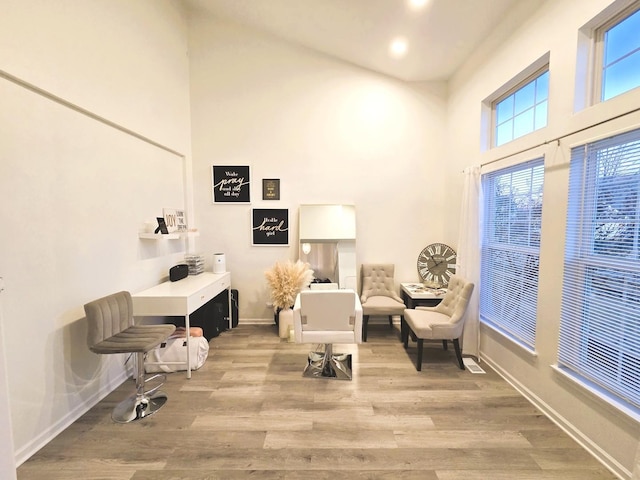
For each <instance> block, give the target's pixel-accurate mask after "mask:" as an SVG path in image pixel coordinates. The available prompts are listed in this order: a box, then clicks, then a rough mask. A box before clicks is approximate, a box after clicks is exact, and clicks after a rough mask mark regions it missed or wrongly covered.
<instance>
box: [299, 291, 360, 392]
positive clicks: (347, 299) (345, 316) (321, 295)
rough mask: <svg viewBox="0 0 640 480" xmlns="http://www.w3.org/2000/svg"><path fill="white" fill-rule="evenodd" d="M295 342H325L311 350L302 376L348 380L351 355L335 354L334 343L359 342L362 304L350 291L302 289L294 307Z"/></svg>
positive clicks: (354, 293)
mask: <svg viewBox="0 0 640 480" xmlns="http://www.w3.org/2000/svg"><path fill="white" fill-rule="evenodd" d="M293 330H294V334H295V339H296V342H297V343H312V344H324V351H319V352H316V351H314V352H310V353H309V356H308V359H307V365H306V367H305V369H304V371H303V376H305V377H312V378H333V379H337V380H351V379H352V377H353V374H352V369H351V367H352V357H351V354H343V353H335V352H334V351H333V344H334V343H341V344H353V343H361V342H362V306H361V305H360V300H359V299H358V295H357V294H356V292H354V291H353V290H303V291H302V292H300V293H299V294H298V296H297V297H296V302H295V304H294V306H293Z"/></svg>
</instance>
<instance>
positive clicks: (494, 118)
mask: <svg viewBox="0 0 640 480" xmlns="http://www.w3.org/2000/svg"><path fill="white" fill-rule="evenodd" d="M545 73H546V74H548V75H549V77H550V76H551V71H550V69H549V63H548V62H547V63H545V64H544V65H542V66H540V67H538V68H537V69H536V70H535V71H533V72H532V73H529V74H528V75H527V76H526V77H524V78H523V79H521V80H520V81H518V83H517V84H515V85H514V86H512V87H511V88H510V89H509V90H507V91H506V92H505V93H503V94H501V95H500V96H498V97H497V98H495V99H494V100H492V102H491V146H492V147H494V148H496V147H501V146H503V145H506V144H508V143H511V142H513V141H514V140H517V139H518V138H522V137H524V136H526V135H529V134H531V133H533V132H536V131H538V130H540V129H542V128H545V127H546V126H547V125H548V122H549V96H550V95H549V87H548V86H547V98H546V103H547V116H546V118H545V124H544V125H543V126H542V127H539V128H534V129H533V130H531V131H529V132H527V133H525V134H522V135H520V136H518V137H514V136H512V137H511V139H510V140H508V141H506V142H504V143H501V144H499V145H498V143H497V142H498V134H497V130H498V112H497V110H498V104H499V103H501V102H502V101H504V100H506V99H507V98H509V97H510V96H512V95H515V94H516V93H517V92H519V91H520V90H522V89H524V88H525V87H526V86H528V85H529V84H531V83H533V82H535V81H536V80H537V79H538V78H540V77H542V76H543V75H544V74H545ZM547 85H548V82H547ZM541 103H542V102H539V103H535V102H534V104H533V106H532V107H531V109H533V110H534V115H535V109H536V106H537V105H539V104H541ZM515 118H516V115H514V116H512V117H510V119H511V121H513V120H514V119H515ZM534 118H535V117H534ZM534 127H535V120H534ZM512 133H513V128H512Z"/></svg>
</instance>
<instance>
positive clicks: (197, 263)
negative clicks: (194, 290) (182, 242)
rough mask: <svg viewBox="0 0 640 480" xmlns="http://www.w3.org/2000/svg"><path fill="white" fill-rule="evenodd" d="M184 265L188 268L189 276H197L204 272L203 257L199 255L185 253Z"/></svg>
mask: <svg viewBox="0 0 640 480" xmlns="http://www.w3.org/2000/svg"><path fill="white" fill-rule="evenodd" d="M184 261H185V263H186V264H187V265H188V266H189V275H198V274H200V273H202V272H204V255H203V254H201V253H187V254H185V256H184Z"/></svg>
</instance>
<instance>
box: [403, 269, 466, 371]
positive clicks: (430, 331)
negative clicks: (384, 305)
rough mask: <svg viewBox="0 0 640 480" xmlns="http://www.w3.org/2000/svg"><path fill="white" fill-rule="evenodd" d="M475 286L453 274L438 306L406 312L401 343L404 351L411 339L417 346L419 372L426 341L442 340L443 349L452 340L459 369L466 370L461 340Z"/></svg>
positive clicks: (417, 367) (417, 308) (407, 310)
mask: <svg viewBox="0 0 640 480" xmlns="http://www.w3.org/2000/svg"><path fill="white" fill-rule="evenodd" d="M472 293H473V283H471V282H467V281H466V280H465V279H463V278H461V277H459V276H457V275H453V276H452V277H451V279H450V280H449V285H448V286H447V293H446V294H445V296H444V298H443V299H442V301H441V302H440V303H439V304H438V305H436V306H435V307H416V308H415V309H409V308H408V309H406V310H405V311H404V317H403V320H402V323H401V332H402V341H403V343H404V348H407V347H408V344H409V337H410V336H411V337H412V338H413V339H414V340H416V341H417V343H418V359H417V361H416V369H417V370H418V371H420V370H421V369H422V347H423V343H424V340H441V341H442V345H443V347H444V349H445V350H446V349H447V341H449V340H451V341H452V342H453V346H454V348H455V351H456V357H457V359H458V364H459V365H460V368H461V369H462V370H464V363H463V362H462V352H461V351H460V343H459V338H460V337H461V336H462V330H463V328H464V320H465V313H466V311H467V306H468V305H469V300H470V299H471V294H472Z"/></svg>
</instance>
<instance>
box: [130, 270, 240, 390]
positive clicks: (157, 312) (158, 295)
mask: <svg viewBox="0 0 640 480" xmlns="http://www.w3.org/2000/svg"><path fill="white" fill-rule="evenodd" d="M230 288H231V274H230V273H229V272H226V273H211V272H203V273H200V274H198V275H188V276H187V277H186V278H183V279H182V280H178V281H177V282H164V283H161V284H160V285H156V286H155V287H151V288H148V289H147V290H143V291H142V292H138V293H135V294H133V295H131V298H132V300H133V315H134V316H136V317H145V316H146V317H150V316H153V317H156V316H158V317H163V316H180V317H182V316H183V317H184V326H185V329H186V331H187V337H186V340H187V378H191V363H190V360H191V359H190V356H191V353H190V350H189V334H188V332H189V327H190V325H189V315H191V314H192V313H193V312H195V311H196V310H197V309H198V308H200V307H201V306H203V305H204V304H205V303H207V302H208V301H209V300H211V299H213V298H214V297H215V296H216V295H218V294H219V293H220V292H222V291H223V290H225V289H226V290H229V291H228V292H227V293H228V299H229V328H231V327H232V318H231V316H232V315H231V291H230Z"/></svg>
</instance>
